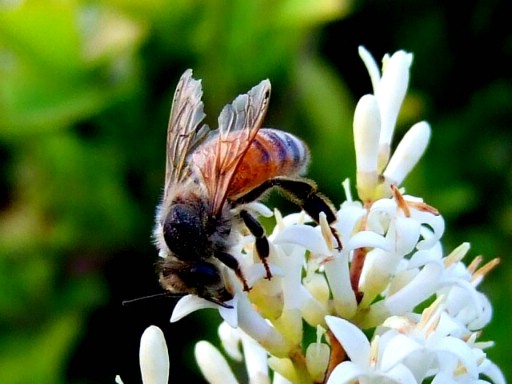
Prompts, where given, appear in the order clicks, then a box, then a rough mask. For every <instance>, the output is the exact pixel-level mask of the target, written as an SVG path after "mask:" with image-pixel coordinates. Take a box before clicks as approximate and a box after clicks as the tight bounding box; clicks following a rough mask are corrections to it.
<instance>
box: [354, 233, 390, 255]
mask: <svg viewBox="0 0 512 384" xmlns="http://www.w3.org/2000/svg"><path fill="white" fill-rule="evenodd" d="M392 245H393V244H392V243H391V242H390V241H388V240H387V239H386V238H385V237H382V236H380V235H378V234H376V233H375V232H372V231H361V232H357V233H356V234H355V235H354V236H352V237H351V238H350V240H349V241H348V243H347V244H346V245H344V247H345V248H346V249H347V250H352V249H358V248H365V247H370V248H380V249H383V250H385V251H392V250H393V248H392Z"/></svg>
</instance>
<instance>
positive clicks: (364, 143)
mask: <svg viewBox="0 0 512 384" xmlns="http://www.w3.org/2000/svg"><path fill="white" fill-rule="evenodd" d="M353 126H354V144H355V150H356V168H357V172H358V173H359V172H363V173H371V174H373V175H374V176H375V177H377V152H378V149H379V136H380V112H379V105H378V103H377V99H376V98H375V96H373V95H365V96H363V97H362V98H361V99H360V100H359V102H358V103H357V106H356V110H355V113H354V123H353ZM374 182H375V183H376V182H377V180H374ZM358 187H359V183H358Z"/></svg>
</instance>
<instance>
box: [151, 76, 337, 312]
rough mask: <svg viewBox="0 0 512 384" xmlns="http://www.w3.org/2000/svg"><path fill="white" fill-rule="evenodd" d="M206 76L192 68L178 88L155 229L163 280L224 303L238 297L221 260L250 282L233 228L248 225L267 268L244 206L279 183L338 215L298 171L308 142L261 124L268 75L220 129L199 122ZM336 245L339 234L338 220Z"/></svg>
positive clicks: (256, 228) (315, 214) (226, 113)
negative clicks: (233, 252) (237, 253)
mask: <svg viewBox="0 0 512 384" xmlns="http://www.w3.org/2000/svg"><path fill="white" fill-rule="evenodd" d="M201 97H202V89H201V82H200V80H195V79H194V78H192V71H191V70H190V69H189V70H187V71H185V73H184V74H183V75H182V76H181V79H180V80H179V83H178V86H177V88H176V91H175V94H174V99H173V104H172V107H171V114H170V118H169V126H168V131H167V153H166V170H165V186H164V193H163V198H162V202H161V203H160V205H159V206H158V208H157V214H156V226H155V229H154V237H155V240H156V245H157V247H158V248H159V251H160V256H162V257H163V260H162V262H161V263H160V266H159V270H160V271H159V273H160V283H161V285H162V287H163V288H164V289H165V290H166V291H168V292H169V293H171V294H178V295H184V294H194V295H197V296H199V297H202V298H204V299H206V300H209V301H211V302H213V303H216V304H219V305H221V306H224V307H228V308H229V307H230V306H229V305H228V304H226V303H225V302H226V301H228V300H230V299H232V298H233V294H232V292H231V291H230V289H229V287H228V285H227V284H226V281H225V277H224V275H223V272H222V270H223V269H224V268H221V265H222V264H224V265H225V266H227V267H228V268H230V269H231V270H233V271H234V272H235V274H236V275H237V277H238V278H239V279H240V281H241V283H242V285H243V288H244V290H246V291H248V290H249V289H250V287H249V286H248V284H247V281H246V279H245V277H244V273H243V271H242V269H241V267H240V264H239V262H238V260H237V259H236V258H235V257H234V256H233V255H231V254H230V253H229V251H230V248H231V246H232V245H233V242H234V236H233V235H234V234H236V233H240V231H241V230H242V228H243V227H244V226H245V227H246V228H247V229H248V230H249V231H250V232H251V233H252V235H254V237H255V249H256V252H257V254H258V256H259V258H260V259H261V261H262V263H263V264H264V266H265V269H266V277H267V278H268V279H270V278H271V277H272V274H271V272H270V268H269V266H268V264H267V262H266V258H267V257H268V255H269V243H268V240H267V238H266V236H265V231H264V229H263V227H262V226H261V224H260V223H259V222H258V221H257V219H256V218H255V217H254V216H253V215H252V214H251V213H250V212H249V211H248V210H247V209H246V205H247V204H248V203H250V202H253V201H256V200H258V199H260V198H261V197H262V195H263V194H264V193H265V192H267V191H268V190H269V189H271V188H273V187H277V188H279V189H280V190H282V191H284V192H285V195H286V196H287V197H288V198H290V200H291V201H293V202H295V203H296V204H298V205H299V206H300V207H301V208H302V209H304V211H305V212H306V213H308V214H309V215H310V216H311V217H312V218H313V220H315V221H317V222H318V220H319V215H320V212H324V213H325V215H326V218H327V221H328V223H329V224H332V223H334V222H335V220H336V215H335V211H334V209H333V207H332V204H331V203H330V202H329V200H327V199H326V198H325V197H323V196H322V195H320V194H319V193H318V192H317V188H316V185H315V184H314V183H313V182H311V181H309V180H306V179H303V178H298V176H299V175H300V174H302V173H303V172H304V171H305V169H306V166H307V165H308V162H309V151H308V148H307V147H306V145H305V144H304V143H303V142H302V141H301V140H299V139H298V138H297V137H295V136H293V135H292V134H290V133H287V132H283V131H279V130H276V129H269V128H262V129H260V127H261V125H262V122H263V118H264V116H265V113H266V111H267V107H268V102H269V97H270V82H269V81H268V80H264V81H262V82H261V83H260V84H258V85H257V86H255V87H254V88H252V89H251V90H250V91H249V92H248V93H247V94H243V95H239V96H238V97H237V98H236V99H235V100H234V101H233V103H232V104H228V105H226V106H225V107H224V108H223V110H222V112H221V114H220V116H219V118H218V125H219V127H218V129H216V130H212V131H210V129H209V128H208V126H207V125H205V124H201V122H202V120H203V118H204V117H205V114H204V112H203V103H202V101H201ZM331 229H332V232H333V235H334V236H335V238H336V240H337V242H338V247H341V242H340V241H339V238H338V236H337V234H336V231H335V230H334V228H332V227H331Z"/></svg>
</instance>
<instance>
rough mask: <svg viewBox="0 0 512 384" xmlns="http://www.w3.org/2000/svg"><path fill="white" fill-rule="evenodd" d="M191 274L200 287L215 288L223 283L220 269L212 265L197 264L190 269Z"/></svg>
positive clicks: (205, 263)
mask: <svg viewBox="0 0 512 384" xmlns="http://www.w3.org/2000/svg"><path fill="white" fill-rule="evenodd" d="M189 273H190V277H191V278H192V277H193V279H194V282H195V283H196V284H197V285H199V286H203V285H208V286H215V285H218V284H221V282H222V279H221V276H220V271H219V269H218V268H217V267H216V266H215V265H213V264H211V263H207V262H204V263H200V264H196V265H194V266H192V267H191V268H190V270H189Z"/></svg>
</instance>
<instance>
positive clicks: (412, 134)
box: [354, 47, 430, 203]
mask: <svg viewBox="0 0 512 384" xmlns="http://www.w3.org/2000/svg"><path fill="white" fill-rule="evenodd" d="M359 55H360V56H361V58H362V60H363V62H364V63H365V64H366V67H367V69H368V72H369V74H370V77H371V80H372V85H373V92H374V94H373V95H366V96H363V97H362V98H361V100H359V103H358V104H357V107H356V112H355V114H354V143H355V149H356V166H357V190H358V193H359V197H360V198H361V200H362V201H363V202H365V203H366V202H371V201H375V200H377V199H379V198H380V197H385V196H389V195H390V192H391V191H390V189H389V185H390V184H394V185H400V184H401V183H402V181H403V180H404V178H405V176H407V174H408V173H409V172H410V171H411V169H412V168H413V167H414V166H415V165H416V163H417V162H418V160H419V159H420V157H421V156H422V155H423V153H424V151H425V149H426V147H427V144H428V141H429V139H430V126H429V125H428V124H427V123H426V122H420V123H417V124H415V125H413V127H412V128H411V129H410V130H409V131H408V132H407V133H406V134H405V136H404V137H403V139H402V140H401V141H400V143H399V144H398V147H397V149H396V151H395V153H394V154H393V156H392V157H391V159H390V153H391V140H392V138H393V133H394V129H395V124H396V120H397V117H398V112H399V111H400V106H401V104H402V102H403V100H404V98H405V93H406V91H407V86H408V84H409V68H410V66H411V63H412V55H411V54H410V53H406V52H404V51H398V52H396V53H394V54H393V55H392V56H391V57H389V56H385V57H384V60H383V72H382V76H381V74H380V70H379V68H378V66H377V64H376V63H375V60H374V59H373V57H372V56H371V55H370V53H369V52H368V51H367V50H366V49H365V48H364V47H359Z"/></svg>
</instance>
